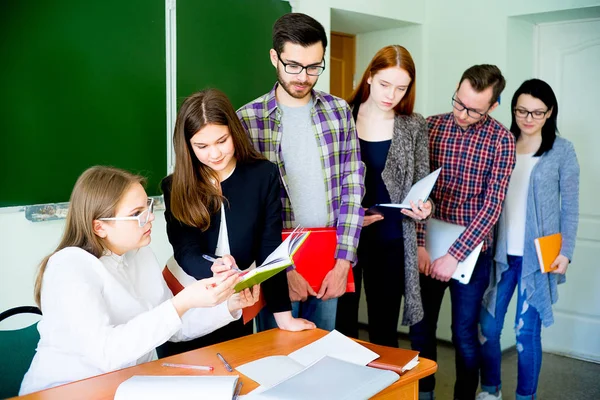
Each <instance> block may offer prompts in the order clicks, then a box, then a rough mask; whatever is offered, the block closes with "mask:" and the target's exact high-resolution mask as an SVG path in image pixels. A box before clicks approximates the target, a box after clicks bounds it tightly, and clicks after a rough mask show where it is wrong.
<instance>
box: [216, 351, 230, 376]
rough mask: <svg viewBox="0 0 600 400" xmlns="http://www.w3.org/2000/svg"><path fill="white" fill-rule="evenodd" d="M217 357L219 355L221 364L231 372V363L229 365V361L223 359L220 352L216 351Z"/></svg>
mask: <svg viewBox="0 0 600 400" xmlns="http://www.w3.org/2000/svg"><path fill="white" fill-rule="evenodd" d="M217 357H219V360H221V361H223V365H225V369H226V370H227V371H228V372H233V368H231V365H229V363H228V362H227V361H225V359H224V358H223V356H222V355H221V353H217Z"/></svg>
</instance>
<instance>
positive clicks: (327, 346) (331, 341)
mask: <svg viewBox="0 0 600 400" xmlns="http://www.w3.org/2000/svg"><path fill="white" fill-rule="evenodd" d="M325 356H329V357H334V358H337V359H340V360H343V361H347V362H350V363H353V364H358V365H367V364H368V363H370V362H371V361H373V360H375V359H376V358H378V357H379V355H378V354H377V353H375V352H373V351H371V350H369V349H367V348H366V347H364V346H361V345H360V344H358V343H356V342H355V341H354V340H352V339H350V338H348V337H346V336H344V335H342V334H341V333H339V332H338V331H336V330H334V331H332V332H330V333H329V334H327V335H326V336H324V337H322V338H321V339H319V340H316V341H314V342H313V343H311V344H309V345H306V346H304V347H302V348H301V349H299V350H296V351H294V352H293V353H290V355H289V356H270V357H264V358H261V359H259V360H256V361H252V362H249V363H246V364H244V365H240V366H239V367H237V368H236V370H237V371H239V372H240V373H242V374H244V375H246V376H247V377H248V378H250V379H252V380H253V381H255V382H257V383H258V384H259V385H261V386H265V387H267V388H269V387H272V386H274V385H276V384H277V383H279V382H281V381H283V380H286V379H288V378H289V377H291V376H293V375H294V374H297V373H298V372H300V371H302V370H303V369H304V368H305V367H307V366H309V365H311V364H313V363H315V362H316V361H318V360H320V359H321V358H323V357H325Z"/></svg>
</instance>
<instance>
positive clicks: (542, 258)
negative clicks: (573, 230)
mask: <svg viewBox="0 0 600 400" xmlns="http://www.w3.org/2000/svg"><path fill="white" fill-rule="evenodd" d="M561 247H562V235H561V234H560V233H555V234H554V235H548V236H542V237H539V238H537V239H535V251H536V253H537V256H538V262H539V263H540V271H542V274H545V273H546V272H555V270H556V266H554V267H553V264H554V262H555V261H556V259H557V258H558V256H559V255H560V249H561ZM565 258H566V257H565ZM567 264H568V259H567ZM563 273H564V272H563Z"/></svg>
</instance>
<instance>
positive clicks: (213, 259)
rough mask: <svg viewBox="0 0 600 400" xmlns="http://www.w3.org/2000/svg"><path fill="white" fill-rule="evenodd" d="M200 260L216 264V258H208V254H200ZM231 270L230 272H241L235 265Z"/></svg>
mask: <svg viewBox="0 0 600 400" xmlns="http://www.w3.org/2000/svg"><path fill="white" fill-rule="evenodd" d="M202 258H204V259H205V260H206V261H210V262H212V263H216V262H217V259H216V258H214V257H212V256H209V255H208V254H202ZM217 265H223V263H219V264H217ZM231 269H232V270H234V271H237V272H242V270H241V269H239V268H238V266H237V265H235V264H233V265H232V266H231Z"/></svg>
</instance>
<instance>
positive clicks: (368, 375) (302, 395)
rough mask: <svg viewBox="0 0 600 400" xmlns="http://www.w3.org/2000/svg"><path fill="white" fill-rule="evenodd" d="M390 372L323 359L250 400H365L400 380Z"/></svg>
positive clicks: (395, 374)
mask: <svg viewBox="0 0 600 400" xmlns="http://www.w3.org/2000/svg"><path fill="white" fill-rule="evenodd" d="M399 378H400V377H399V375H398V374H397V373H395V372H393V371H387V370H382V369H377V368H371V367H366V366H363V365H357V364H354V363H350V362H346V361H342V360H339V359H336V358H333V357H323V358H321V359H320V360H318V361H317V362H315V363H314V364H312V365H310V366H308V367H306V368H305V369H303V370H302V371H300V372H299V373H297V374H296V375H294V376H293V377H290V378H289V379H286V380H285V381H283V382H280V383H279V384H277V385H275V386H273V387H271V388H269V389H267V390H265V391H263V392H262V393H260V394H258V395H257V396H256V397H252V398H253V399H293V400H304V399H311V400H331V399H336V400H366V399H369V398H371V397H372V396H374V395H375V394H377V393H378V392H380V391H381V390H383V389H385V388H386V387H388V386H389V385H391V384H392V383H394V382H395V381H397V380H398V379H399Z"/></svg>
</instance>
